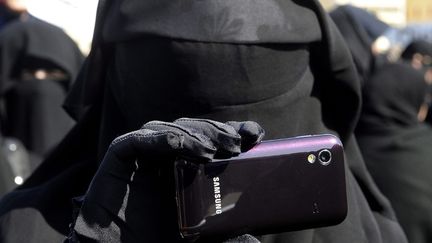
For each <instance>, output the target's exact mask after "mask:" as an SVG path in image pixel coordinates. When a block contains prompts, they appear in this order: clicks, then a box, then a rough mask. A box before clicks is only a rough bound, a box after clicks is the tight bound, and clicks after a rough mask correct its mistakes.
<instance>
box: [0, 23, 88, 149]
mask: <svg viewBox="0 0 432 243" xmlns="http://www.w3.org/2000/svg"><path fill="white" fill-rule="evenodd" d="M82 61H83V56H82V54H81V52H80V50H79V49H78V47H77V45H76V44H75V43H74V42H73V41H72V39H70V38H69V37H68V36H67V34H66V33H65V32H64V31H63V30H61V29H60V28H58V27H55V26H53V25H51V24H48V23H46V22H44V21H42V20H39V19H37V18H35V17H29V18H27V19H25V20H16V21H13V22H11V23H9V24H8V25H7V26H6V27H5V28H4V29H3V30H2V31H1V32H0V92H1V102H2V110H1V119H2V132H3V134H4V135H5V136H9V137H16V138H18V139H20V140H21V141H22V142H23V143H24V145H25V146H26V147H27V149H29V150H30V151H31V152H33V153H35V154H37V155H39V156H44V155H45V154H46V153H47V152H48V151H49V150H50V149H52V147H53V146H54V145H55V144H57V143H58V142H59V141H60V139H61V138H62V137H63V136H64V135H65V134H66V132H67V131H68V130H69V129H70V128H71V127H72V125H73V120H72V119H70V118H69V116H68V115H67V114H66V113H65V112H64V111H63V110H62V108H61V105H62V103H63V101H64V99H65V97H66V93H67V91H68V89H69V87H70V85H71V83H72V81H73V80H74V79H75V78H76V75H77V73H78V71H79V68H80V66H81V64H82Z"/></svg>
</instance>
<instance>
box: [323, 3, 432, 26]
mask: <svg viewBox="0 0 432 243" xmlns="http://www.w3.org/2000/svg"><path fill="white" fill-rule="evenodd" d="M321 3H322V4H323V5H324V7H325V8H326V9H329V10H330V9H332V8H334V7H335V6H337V5H342V4H352V5H354V6H357V7H361V8H364V9H367V10H368V11H370V12H373V13H375V14H376V15H377V16H378V18H380V19H381V20H383V21H384V22H386V23H389V24H391V25H395V26H399V27H401V26H404V25H406V24H407V23H419V22H428V21H431V20H432V1H431V0H321Z"/></svg>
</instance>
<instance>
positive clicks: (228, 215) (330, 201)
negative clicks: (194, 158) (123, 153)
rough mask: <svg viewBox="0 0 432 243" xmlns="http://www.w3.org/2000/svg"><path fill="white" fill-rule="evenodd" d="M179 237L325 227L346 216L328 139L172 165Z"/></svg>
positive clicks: (340, 165)
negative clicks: (203, 162) (198, 162)
mask: <svg viewBox="0 0 432 243" xmlns="http://www.w3.org/2000/svg"><path fill="white" fill-rule="evenodd" d="M175 177H176V192H177V195H176V196H177V198H176V199H177V206H178V214H179V226H180V233H181V235H182V236H183V237H185V238H188V239H191V240H192V241H193V240H196V239H198V238H204V239H206V238H209V239H210V238H211V239H214V238H215V237H221V236H235V235H240V234H243V233H251V234H269V233H276V232H285V231H291V230H300V229H307V228H315V227H321V226H329V225H334V224H338V223H340V222H342V221H343V220H344V218H345V217H346V213H347V199H346V186H345V170H344V153H343V146H342V144H341V142H340V140H339V139H338V138H337V137H335V136H333V135H327V134H325V135H313V136H302V137H294V138H288V139H279V140H269V141H263V142H262V143H260V144H259V145H257V146H255V147H254V148H252V149H251V150H249V151H248V152H246V153H242V154H240V155H239V156H238V157H234V158H231V159H227V160H215V161H213V162H211V163H207V164H197V163H192V162H188V161H187V160H184V159H178V160H177V161H176V163H175Z"/></svg>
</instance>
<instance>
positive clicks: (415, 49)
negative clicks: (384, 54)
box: [401, 40, 432, 66]
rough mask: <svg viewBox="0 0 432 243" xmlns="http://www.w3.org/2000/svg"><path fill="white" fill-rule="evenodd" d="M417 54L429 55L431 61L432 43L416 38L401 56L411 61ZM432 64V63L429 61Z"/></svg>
mask: <svg viewBox="0 0 432 243" xmlns="http://www.w3.org/2000/svg"><path fill="white" fill-rule="evenodd" d="M415 54H420V55H423V56H429V62H431V61H432V60H430V59H431V58H432V43H430V42H427V41H422V40H416V41H413V42H411V43H410V44H409V45H408V46H407V47H406V48H405V49H404V51H403V52H402V54H401V58H402V59H405V60H409V61H411V60H412V58H413V56H414V55H415ZM428 64H429V66H432V63H428Z"/></svg>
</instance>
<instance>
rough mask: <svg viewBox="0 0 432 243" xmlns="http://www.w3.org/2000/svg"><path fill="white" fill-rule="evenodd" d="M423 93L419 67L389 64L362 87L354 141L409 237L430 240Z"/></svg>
mask: <svg viewBox="0 0 432 243" xmlns="http://www.w3.org/2000/svg"><path fill="white" fill-rule="evenodd" d="M427 92H428V88H427V84H426V82H425V80H424V75H423V74H422V72H419V71H418V70H415V69H414V68H412V67H411V66H410V65H408V64H389V65H387V66H385V67H383V68H382V69H381V70H380V71H378V72H377V73H376V74H375V75H374V76H373V77H372V78H371V80H369V81H368V82H367V85H366V86H365V87H364V106H363V111H362V115H361V118H360V122H359V126H358V128H357V132H356V133H357V137H358V141H359V146H360V149H361V151H362V152H363V155H364V158H365V162H366V165H367V167H368V169H369V170H370V172H371V174H372V176H373V178H374V179H375V181H376V183H377V185H378V187H379V188H380V189H381V190H382V192H383V193H384V194H385V195H386V196H387V197H388V198H389V200H390V202H391V203H392V205H393V207H394V209H395V211H396V216H397V218H398V219H399V220H400V223H401V225H402V227H403V229H404V230H405V232H406V234H407V236H408V239H409V242H412V243H426V242H431V241H432V235H431V232H432V188H431V185H432V178H431V176H430V172H431V170H432V163H431V161H432V159H431V156H432V152H431V150H430V145H431V144H432V130H431V128H430V127H429V126H428V125H426V124H424V123H422V122H420V121H419V120H418V113H419V111H420V108H421V106H422V105H424V102H425V97H426V94H427Z"/></svg>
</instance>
